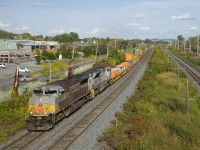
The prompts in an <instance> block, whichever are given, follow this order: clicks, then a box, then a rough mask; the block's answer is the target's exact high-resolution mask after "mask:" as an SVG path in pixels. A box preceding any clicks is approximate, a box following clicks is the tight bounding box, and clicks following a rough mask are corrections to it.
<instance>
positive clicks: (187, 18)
mask: <svg viewBox="0 0 200 150" xmlns="http://www.w3.org/2000/svg"><path fill="white" fill-rule="evenodd" d="M171 19H172V20H194V19H195V18H194V17H191V16H190V14H183V15H179V16H172V17H171Z"/></svg>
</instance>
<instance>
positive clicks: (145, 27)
mask: <svg viewBox="0 0 200 150" xmlns="http://www.w3.org/2000/svg"><path fill="white" fill-rule="evenodd" d="M138 29H139V30H150V28H149V27H147V26H141V27H138Z"/></svg>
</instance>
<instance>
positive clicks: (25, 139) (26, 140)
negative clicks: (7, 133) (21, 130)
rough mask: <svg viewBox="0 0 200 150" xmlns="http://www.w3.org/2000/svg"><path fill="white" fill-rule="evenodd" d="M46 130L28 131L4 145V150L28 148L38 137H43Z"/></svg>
mask: <svg viewBox="0 0 200 150" xmlns="http://www.w3.org/2000/svg"><path fill="white" fill-rule="evenodd" d="M44 133H45V132H28V133H26V134H25V135H24V136H22V137H20V138H19V139H17V140H15V141H14V142H12V143H10V144H9V145H7V146H5V147H3V150H22V149H26V147H28V146H29V145H31V144H32V143H33V142H34V141H35V140H36V139H38V138H39V137H41V136H42V135H43V134H44Z"/></svg>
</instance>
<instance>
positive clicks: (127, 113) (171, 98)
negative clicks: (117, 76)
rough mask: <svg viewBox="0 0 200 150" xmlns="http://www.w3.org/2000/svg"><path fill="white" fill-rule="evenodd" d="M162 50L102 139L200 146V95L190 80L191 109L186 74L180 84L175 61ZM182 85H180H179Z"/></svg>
mask: <svg viewBox="0 0 200 150" xmlns="http://www.w3.org/2000/svg"><path fill="white" fill-rule="evenodd" d="M167 59H168V58H167V56H166V55H165V54H164V53H163V52H162V51H161V50H160V49H156V50H155V51H154V54H153V57H152V59H151V62H150V63H149V67H148V69H147V70H146V71H145V74H144V76H143V78H142V79H141V80H140V81H139V84H138V89H137V92H136V93H135V94H134V96H133V97H132V98H130V99H129V101H128V102H127V103H125V104H124V109H123V112H121V113H118V114H117V115H116V116H117V120H115V121H112V122H113V124H114V125H113V126H112V127H111V128H108V129H107V130H106V131H105V133H104V135H103V136H102V137H100V138H99V140H100V141H101V140H105V141H106V142H107V144H108V145H109V146H110V148H111V149H114V148H116V149H144V150H146V149H147V150H151V149H152V150H160V149H162V150H169V149H170V150H177V149H181V150H182V149H183V150H184V149H185V150H188V149H199V147H200V98H199V95H198V94H199V93H198V91H197V90H196V89H195V88H194V87H193V86H192V85H191V84H190V87H189V89H190V96H189V98H196V99H198V100H196V101H190V102H189V113H188V114H187V113H186V106H185V91H186V87H185V80H186V79H184V77H185V75H184V74H183V73H182V72H181V74H180V76H181V81H182V82H181V83H180V85H179V86H178V80H176V79H177V77H178V76H177V74H176V72H177V71H174V68H175V64H174V63H172V62H171V63H170V64H167V63H164V62H167ZM178 87H179V88H178Z"/></svg>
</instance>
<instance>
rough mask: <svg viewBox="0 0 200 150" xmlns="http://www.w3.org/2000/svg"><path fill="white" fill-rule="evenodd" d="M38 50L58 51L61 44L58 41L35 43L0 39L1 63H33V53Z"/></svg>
mask: <svg viewBox="0 0 200 150" xmlns="http://www.w3.org/2000/svg"><path fill="white" fill-rule="evenodd" d="M36 48H39V49H46V50H57V49H58V48H60V43H58V42H57V41H33V40H6V39H0V62H1V63H18V62H27V61H33V60H34V56H33V54H32V51H33V50H35V49H36Z"/></svg>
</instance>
